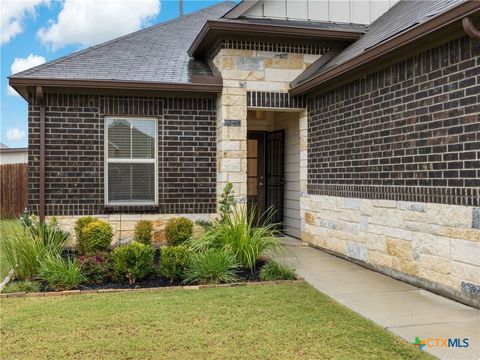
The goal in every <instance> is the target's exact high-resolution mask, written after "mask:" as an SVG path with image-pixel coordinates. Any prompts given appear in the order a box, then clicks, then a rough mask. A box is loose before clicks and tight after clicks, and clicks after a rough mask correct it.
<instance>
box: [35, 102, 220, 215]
mask: <svg viewBox="0 0 480 360" xmlns="http://www.w3.org/2000/svg"><path fill="white" fill-rule="evenodd" d="M107 115H124V116H126V115H128V116H155V117H157V118H158V136H159V141H158V146H159V149H158V157H159V158H158V191H159V205H158V206H128V207H125V206H109V207H105V206H104V147H103V146H104V116H107ZM39 120H40V118H39V107H38V106H37V105H36V101H35V98H34V96H33V95H31V96H30V99H29V208H30V209H31V211H33V212H38V199H39V148H40V146H39V144H40V140H39ZM215 135H216V113H215V99H190V98H184V99H183V98H158V97H134V96H128V97H127V96H105V95H79V94H69V95H65V94H47V95H46V191H45V192H46V194H45V197H46V199H45V203H46V214H47V215H83V214H102V213H108V212H122V213H141V212H150V213H214V212H215V210H216V209H215V208H216V161H215V156H216V139H215Z"/></svg>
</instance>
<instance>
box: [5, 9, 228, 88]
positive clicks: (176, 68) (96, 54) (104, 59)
mask: <svg viewBox="0 0 480 360" xmlns="http://www.w3.org/2000/svg"><path fill="white" fill-rule="evenodd" d="M234 5H235V3H233V2H223V3H220V4H217V5H214V6H211V7H208V8H205V9H202V10H199V11H197V12H194V13H191V14H188V15H185V16H182V17H179V18H176V19H173V20H171V21H168V22H164V23H160V24H157V25H154V26H151V27H148V28H146V29H143V30H140V31H137V32H134V33H132V34H128V35H125V36H122V37H119V38H117V39H114V40H111V41H108V42H105V43H103V44H99V45H96V46H92V47H90V48H87V49H85V50H82V51H79V52H76V53H73V54H71V55H67V56H65V57H62V58H60V59H57V60H54V61H50V62H47V63H45V64H42V65H39V66H36V67H34V68H31V69H28V70H25V71H22V72H20V73H17V74H14V75H12V76H10V83H11V85H13V86H14V87H15V85H17V86H19V85H22V84H27V83H29V82H28V81H27V79H28V80H29V81H30V83H29V84H31V85H35V83H36V82H39V80H42V79H48V80H50V82H49V83H50V84H54V83H55V81H53V82H52V80H57V81H56V83H57V84H61V85H63V86H65V84H68V81H72V80H75V81H82V80H89V81H93V82H92V84H97V86H98V85H99V84H100V85H101V82H104V81H105V82H106V81H108V82H110V83H112V82H120V84H125V83H127V84H128V83H129V82H134V83H136V84H138V83H143V82H145V83H157V84H177V85H178V84H180V85H181V84H184V85H190V88H191V85H192V84H207V85H208V84H211V83H218V82H219V81H218V79H217V78H216V77H215V76H214V73H213V72H212V70H211V69H210V67H209V65H208V64H207V63H206V62H205V61H204V60H201V59H191V58H190V56H189V55H188V53H187V50H188V48H189V46H190V44H191V43H192V41H193V39H195V36H196V35H197V34H198V32H199V31H200V29H201V28H202V26H203V24H204V23H205V22H206V21H207V20H212V19H218V18H220V17H221V16H223V15H224V14H225V13H226V12H227V11H229V10H230V9H231V8H232V7H233V6H234ZM35 80H36V81H35ZM61 85H60V86H61ZM220 86H221V80H220ZM127 87H128V86H125V87H124V88H127ZM186 90H188V89H186Z"/></svg>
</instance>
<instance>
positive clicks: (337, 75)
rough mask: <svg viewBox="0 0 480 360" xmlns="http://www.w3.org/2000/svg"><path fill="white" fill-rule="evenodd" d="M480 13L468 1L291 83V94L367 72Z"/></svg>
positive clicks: (475, 4)
mask: <svg viewBox="0 0 480 360" xmlns="http://www.w3.org/2000/svg"><path fill="white" fill-rule="evenodd" d="M479 10H480V2H479V1H466V2H464V3H461V4H460V5H458V6H456V7H454V8H453V9H451V10H449V11H447V12H445V13H443V14H440V15H438V16H437V17H435V18H433V19H432V20H430V21H427V22H425V23H423V24H420V25H418V26H417V27H415V28H413V29H412V30H410V31H407V32H404V33H402V34H399V35H397V36H396V37H393V38H391V39H390V40H387V41H386V42H383V43H380V44H378V45H376V46H374V47H372V48H370V49H368V50H366V51H365V52H363V53H362V54H361V55H358V56H357V57H355V58H353V59H350V60H348V61H346V62H344V63H341V64H339V65H337V66H335V67H333V68H331V69H329V70H326V71H324V72H322V73H320V74H318V75H316V76H314V77H312V78H310V79H309V80H307V81H304V82H302V83H300V84H298V85H296V86H293V85H294V84H292V83H291V84H290V85H291V86H292V88H291V89H290V91H289V92H290V95H292V96H295V95H300V94H304V93H307V92H310V91H313V90H315V88H317V87H318V86H320V85H323V86H326V85H327V84H329V83H330V82H332V81H335V83H338V82H339V81H340V80H341V79H344V78H346V77H347V76H349V75H352V74H354V73H356V74H357V75H358V73H359V72H361V71H362V70H365V69H366V68H367V66H368V65H371V64H370V63H371V62H372V61H375V60H378V59H380V58H384V57H385V56H386V55H391V54H393V53H395V52H400V51H401V50H404V48H405V47H407V46H409V45H412V44H413V43H415V42H416V41H417V40H419V39H422V38H424V37H426V36H427V35H431V34H435V33H436V32H438V30H440V29H443V28H445V27H447V26H449V25H452V24H454V23H455V22H457V21H459V20H462V19H463V18H464V17H467V16H469V15H472V14H475V13H476V12H478V11H479Z"/></svg>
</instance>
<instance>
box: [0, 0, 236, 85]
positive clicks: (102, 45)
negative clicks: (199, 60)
mask: <svg viewBox="0 0 480 360" xmlns="http://www.w3.org/2000/svg"><path fill="white" fill-rule="evenodd" d="M228 3H232V1H224V2H220V3H218V4H213V5H210V6H207V7H205V8H202V9H198V10H196V11H193V12H191V13H189V14H186V15H183V16H177V17H176V18H173V19H170V20H167V21H164V22H161V23H158V24H154V25H151V26H149V27H146V28H144V29H139V30H137V31H134V32H132V33H129V34H125V35H122V36H120V37H117V38H114V39H111V40H108V41H105V42H103V43H100V44H97V45H93V46H90V47H88V48H86V49H83V50H79V51H76V52H74V53H72V54H68V55H65V56H62V57H60V58H58V59H55V60H52V61H48V62H46V63H45V64H41V65H38V66H35V67H33V68H30V69H27V70H24V71H21V72H19V73H16V74H12V75H10V76H8V78H10V77H15V76H17V75H22V76H24V75H30V74H32V73H34V72H36V71H38V70H43V69H46V68H48V67H50V66H53V65H57V64H59V63H61V62H63V61H66V60H69V59H73V58H75V57H77V56H80V55H83V54H86V53H88V52H90V51H93V50H97V49H100V48H102V47H105V46H108V45H111V44H114V43H116V42H118V41H120V40H125V39H129V38H131V37H133V36H136V35H138V34H141V33H146V32H149V31H152V30H155V29H157V28H159V27H162V26H164V25H168V24H171V23H174V22H177V21H180V20H183V19H185V18H188V17H190V16H193V15H198V14H200V13H203V12H205V11H207V10H210V9H211V8H214V7H217V6H221V5H224V4H228Z"/></svg>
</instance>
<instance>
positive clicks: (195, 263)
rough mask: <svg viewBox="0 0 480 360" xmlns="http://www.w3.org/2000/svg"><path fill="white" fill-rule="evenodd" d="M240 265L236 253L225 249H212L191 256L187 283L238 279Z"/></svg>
mask: <svg viewBox="0 0 480 360" xmlns="http://www.w3.org/2000/svg"><path fill="white" fill-rule="evenodd" d="M239 267H240V265H239V264H238V263H237V260H236V258H235V255H233V254H232V253H231V252H230V251H227V250H225V249H210V250H207V251H206V252H201V253H196V254H194V255H192V256H191V257H190V261H189V263H188V267H187V270H186V272H185V282H186V283H199V284H218V283H229V282H234V281H237V280H238V276H237V272H238V269H239Z"/></svg>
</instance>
